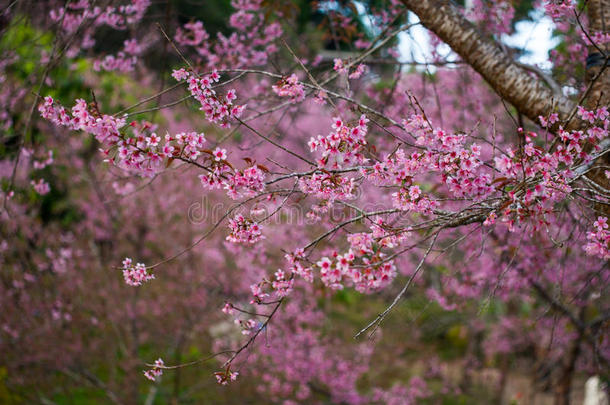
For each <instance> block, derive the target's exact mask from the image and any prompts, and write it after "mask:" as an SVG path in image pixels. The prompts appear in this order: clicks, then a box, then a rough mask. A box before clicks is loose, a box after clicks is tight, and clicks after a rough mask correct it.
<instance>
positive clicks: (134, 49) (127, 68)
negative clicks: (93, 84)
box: [93, 39, 143, 73]
mask: <svg viewBox="0 0 610 405" xmlns="http://www.w3.org/2000/svg"><path fill="white" fill-rule="evenodd" d="M142 51H143V48H142V46H141V45H140V44H138V42H137V40H135V39H130V40H126V41H125V42H124V47H123V50H122V51H120V52H118V53H117V54H116V56H115V55H106V56H105V57H104V58H103V59H98V60H95V61H94V62H93V69H94V70H96V71H98V72H99V71H100V70H106V71H117V72H122V73H126V72H131V71H132V70H133V69H134V67H135V66H136V64H137V63H138V56H140V54H141V53H142Z"/></svg>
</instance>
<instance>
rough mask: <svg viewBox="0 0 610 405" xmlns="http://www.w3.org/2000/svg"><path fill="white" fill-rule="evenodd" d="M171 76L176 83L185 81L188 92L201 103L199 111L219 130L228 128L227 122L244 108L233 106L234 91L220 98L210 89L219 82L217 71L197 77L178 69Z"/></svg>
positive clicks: (237, 115) (238, 114) (242, 106)
mask: <svg viewBox="0 0 610 405" xmlns="http://www.w3.org/2000/svg"><path fill="white" fill-rule="evenodd" d="M172 76H173V77H174V78H175V79H176V80H178V81H182V80H186V82H187V83H188V89H189V92H190V93H191V94H192V95H193V97H194V98H195V99H196V100H197V101H199V103H201V108H200V110H201V111H203V112H204V113H205V117H206V119H207V120H208V121H210V122H212V123H215V124H217V125H219V126H220V127H221V128H228V127H229V126H230V125H229V120H230V119H231V118H236V117H239V116H240V115H241V113H242V112H243V110H244V109H245V108H246V106H245V105H233V100H235V99H236V98H237V95H236V94H235V90H233V89H231V90H229V91H227V93H226V94H225V96H224V97H221V96H219V95H218V94H217V93H216V90H214V89H213V88H212V87H213V84H214V83H218V81H219V80H220V75H219V74H218V71H217V70H214V71H213V72H212V73H211V74H209V75H204V76H199V75H195V74H192V73H190V72H188V71H186V70H185V69H179V70H175V71H174V72H173V73H172Z"/></svg>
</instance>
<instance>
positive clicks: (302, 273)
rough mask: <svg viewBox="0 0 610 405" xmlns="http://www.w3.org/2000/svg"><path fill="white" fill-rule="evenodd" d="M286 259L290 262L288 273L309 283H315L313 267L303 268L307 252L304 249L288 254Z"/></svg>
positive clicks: (285, 256)
mask: <svg viewBox="0 0 610 405" xmlns="http://www.w3.org/2000/svg"><path fill="white" fill-rule="evenodd" d="M284 258H285V259H286V261H287V262H288V271H289V272H290V274H293V273H294V274H295V275H297V276H299V277H301V278H302V279H303V280H305V281H306V282H308V283H312V282H313V270H312V268H311V266H303V263H302V261H303V259H304V258H305V251H304V250H303V249H296V250H295V251H294V252H292V253H286V254H285V255H284Z"/></svg>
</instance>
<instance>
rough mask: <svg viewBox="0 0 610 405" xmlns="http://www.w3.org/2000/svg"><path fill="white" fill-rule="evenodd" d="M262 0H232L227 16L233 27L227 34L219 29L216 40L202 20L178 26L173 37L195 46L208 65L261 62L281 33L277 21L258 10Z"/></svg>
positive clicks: (223, 66) (273, 50) (274, 48)
mask: <svg viewBox="0 0 610 405" xmlns="http://www.w3.org/2000/svg"><path fill="white" fill-rule="evenodd" d="M261 3H262V0H233V1H232V2H231V4H232V6H233V7H234V8H235V9H236V11H235V13H233V14H232V15H231V17H230V19H229V24H230V26H231V27H232V28H233V29H234V31H233V32H232V34H231V35H230V36H228V37H227V36H225V35H223V34H222V33H220V32H219V33H218V34H217V37H216V41H210V40H209V39H210V35H209V34H208V33H207V31H206V30H205V28H204V26H203V23H202V22H201V21H195V22H189V23H187V24H185V25H184V26H182V27H181V28H178V30H177V31H176V35H175V37H174V39H175V40H176V42H177V43H178V44H180V45H184V46H190V47H194V48H195V51H196V54H197V55H198V57H199V58H201V59H204V60H205V66H206V67H207V68H214V67H217V68H220V69H227V68H231V69H239V68H242V67H244V66H260V65H264V64H265V63H267V61H268V58H269V56H270V55H272V54H274V53H276V52H277V51H278V47H277V46H276V45H275V44H274V42H275V40H276V39H278V38H279V37H280V36H281V35H282V28H281V26H280V24H279V23H277V22H271V23H270V22H269V21H268V20H267V19H266V18H265V17H264V16H263V14H262V13H260V9H261Z"/></svg>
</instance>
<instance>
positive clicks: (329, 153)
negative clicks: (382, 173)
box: [308, 115, 369, 169]
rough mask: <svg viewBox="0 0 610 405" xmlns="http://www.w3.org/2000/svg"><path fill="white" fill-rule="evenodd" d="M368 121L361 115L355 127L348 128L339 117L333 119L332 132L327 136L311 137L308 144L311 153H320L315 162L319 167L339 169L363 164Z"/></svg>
mask: <svg viewBox="0 0 610 405" xmlns="http://www.w3.org/2000/svg"><path fill="white" fill-rule="evenodd" d="M368 122H369V120H368V119H367V118H366V116H365V115H361V116H360V118H359V119H358V122H357V124H356V125H354V126H353V127H352V126H348V125H346V124H345V123H344V122H343V120H342V119H341V118H339V117H334V118H333V123H332V125H331V127H332V129H333V131H332V132H330V133H329V134H328V135H327V136H322V135H318V137H317V138H314V137H312V138H311V139H310V140H309V142H308V145H309V148H310V150H311V152H316V151H318V152H321V153H320V155H321V156H320V158H319V159H318V160H317V163H318V165H319V167H330V168H332V169H337V168H341V167H343V166H344V165H349V164H364V163H366V162H367V161H368V159H367V158H366V157H364V154H363V149H364V148H365V146H366V145H367V142H366V139H365V138H366V134H367V133H368V126H367V123H368Z"/></svg>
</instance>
